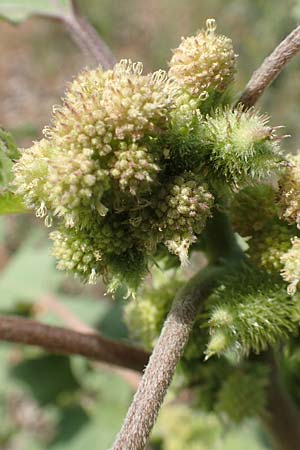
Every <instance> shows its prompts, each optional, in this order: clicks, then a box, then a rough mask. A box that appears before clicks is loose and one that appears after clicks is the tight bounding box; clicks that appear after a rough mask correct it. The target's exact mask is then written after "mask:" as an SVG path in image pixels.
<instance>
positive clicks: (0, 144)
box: [0, 0, 20, 214]
mask: <svg viewBox="0 0 300 450" xmlns="http://www.w3.org/2000/svg"><path fill="white" fill-rule="evenodd" d="M0 1H1V0H0ZM19 157H20V153H19V150H18V148H17V145H16V144H15V142H14V139H13V138H12V136H11V135H10V134H9V133H7V132H6V131H4V130H3V129H2V128H0V188H1V189H2V190H12V186H11V182H12V180H13V177H14V174H13V170H12V168H13V160H16V159H18V158H19ZM0 192H1V190H0ZM4 209H5V208H4ZM0 214H1V205H0ZM3 214H10V213H3Z"/></svg>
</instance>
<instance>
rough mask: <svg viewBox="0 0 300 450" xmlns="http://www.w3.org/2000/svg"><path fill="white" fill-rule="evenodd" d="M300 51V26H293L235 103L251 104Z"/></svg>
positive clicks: (247, 106)
mask: <svg viewBox="0 0 300 450" xmlns="http://www.w3.org/2000/svg"><path fill="white" fill-rule="evenodd" d="M299 51H300V26H299V27H297V28H295V29H294V30H293V31H292V32H291V33H290V34H289V35H288V36H287V37H286V38H285V39H284V40H283V41H282V42H281V43H280V44H279V45H278V47H276V48H275V50H274V51H273V52H272V53H271V55H270V56H268V57H267V58H266V59H265V60H264V62H263V63H262V65H261V66H260V67H259V69H257V70H256V71H255V72H254V74H253V75H252V77H251V79H250V81H249V82H248V84H247V86H246V88H245V90H244V91H243V93H242V94H241V96H240V98H239V100H238V102H237V104H239V103H241V104H243V105H244V107H245V108H250V107H251V106H253V105H254V104H255V103H256V102H257V100H258V99H259V97H260V96H261V95H262V94H263V92H264V91H265V89H266V88H267V87H268V86H269V85H270V84H271V83H272V81H273V80H275V78H276V77H277V76H278V75H279V74H280V72H281V71H282V69H283V68H284V66H285V65H286V64H287V63H288V62H289V61H290V60H291V59H292V58H293V56H295V55H296V54H297V53H298V52H299Z"/></svg>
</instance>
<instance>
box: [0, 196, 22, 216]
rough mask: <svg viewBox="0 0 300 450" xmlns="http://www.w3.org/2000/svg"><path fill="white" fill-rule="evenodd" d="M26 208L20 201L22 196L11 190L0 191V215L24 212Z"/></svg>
mask: <svg viewBox="0 0 300 450" xmlns="http://www.w3.org/2000/svg"><path fill="white" fill-rule="evenodd" d="M27 212H28V210H27V208H26V207H25V206H24V204H23V202H22V198H21V197H20V196H19V195H16V194H14V193H13V192H3V193H0V215H7V214H24V213H27Z"/></svg>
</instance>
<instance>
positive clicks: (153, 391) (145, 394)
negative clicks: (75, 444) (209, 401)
mask: <svg viewBox="0 0 300 450" xmlns="http://www.w3.org/2000/svg"><path fill="white" fill-rule="evenodd" d="M224 270H225V268H224V266H221V265H220V266H208V267H206V268H205V269H204V270H202V271H201V272H199V273H198V274H197V275H195V276H194V277H193V278H192V279H191V280H190V281H189V282H188V283H187V284H186V286H185V287H184V288H183V290H182V291H181V292H179V294H178V296H177V297H176V298H175V300H174V303H173V306H172V309H171V311H170V313H169V315H168V317H167V319H166V321H165V324H164V327H163V330H162V332H161V335H160V337H159V339H158V342H157V344H156V345H155V348H154V350H153V353H152V355H151V357H150V360H149V363H148V366H147V368H146V370H145V373H144V375H143V378H142V381H141V383H140V385H139V388H138V390H137V392H136V394H135V396H134V399H133V402H132V404H131V406H130V408H129V411H128V413H127V416H126V419H125V421H124V424H123V427H122V429H121V431H120V433H119V435H118V436H117V439H116V441H115V443H114V445H113V447H112V450H142V449H144V447H145V445H146V441H147V439H148V437H149V435H150V432H151V430H152V428H153V425H154V422H155V420H156V417H157V414H158V412H159V409H160V407H161V405H162V403H163V400H164V397H165V395H166V392H167V389H168V387H169V385H170V383H171V381H172V378H173V375H174V372H175V369H176V366H177V363H178V361H179V359H180V357H181V355H182V353H183V350H184V347H185V345H186V343H187V341H188V338H189V335H190V332H191V330H192V327H193V324H194V321H195V318H196V316H197V312H198V311H199V309H200V307H201V306H202V305H203V303H204V300H205V299H206V298H207V297H208V296H209V295H210V293H211V291H212V289H213V288H214V287H215V286H216V284H218V282H219V281H220V280H221V277H222V275H223V274H224ZM227 270H228V269H227Z"/></svg>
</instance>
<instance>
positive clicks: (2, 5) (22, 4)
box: [0, 0, 72, 23]
mask: <svg viewBox="0 0 300 450" xmlns="http://www.w3.org/2000/svg"><path fill="white" fill-rule="evenodd" d="M71 14H72V2H71V0H0V17H2V18H4V19H6V20H8V21H10V22H12V23H20V22H23V21H24V20H26V19H28V18H29V17H31V16H36V15H39V16H48V17H54V18H61V19H63V18H64V17H66V16H70V15H71Z"/></svg>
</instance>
